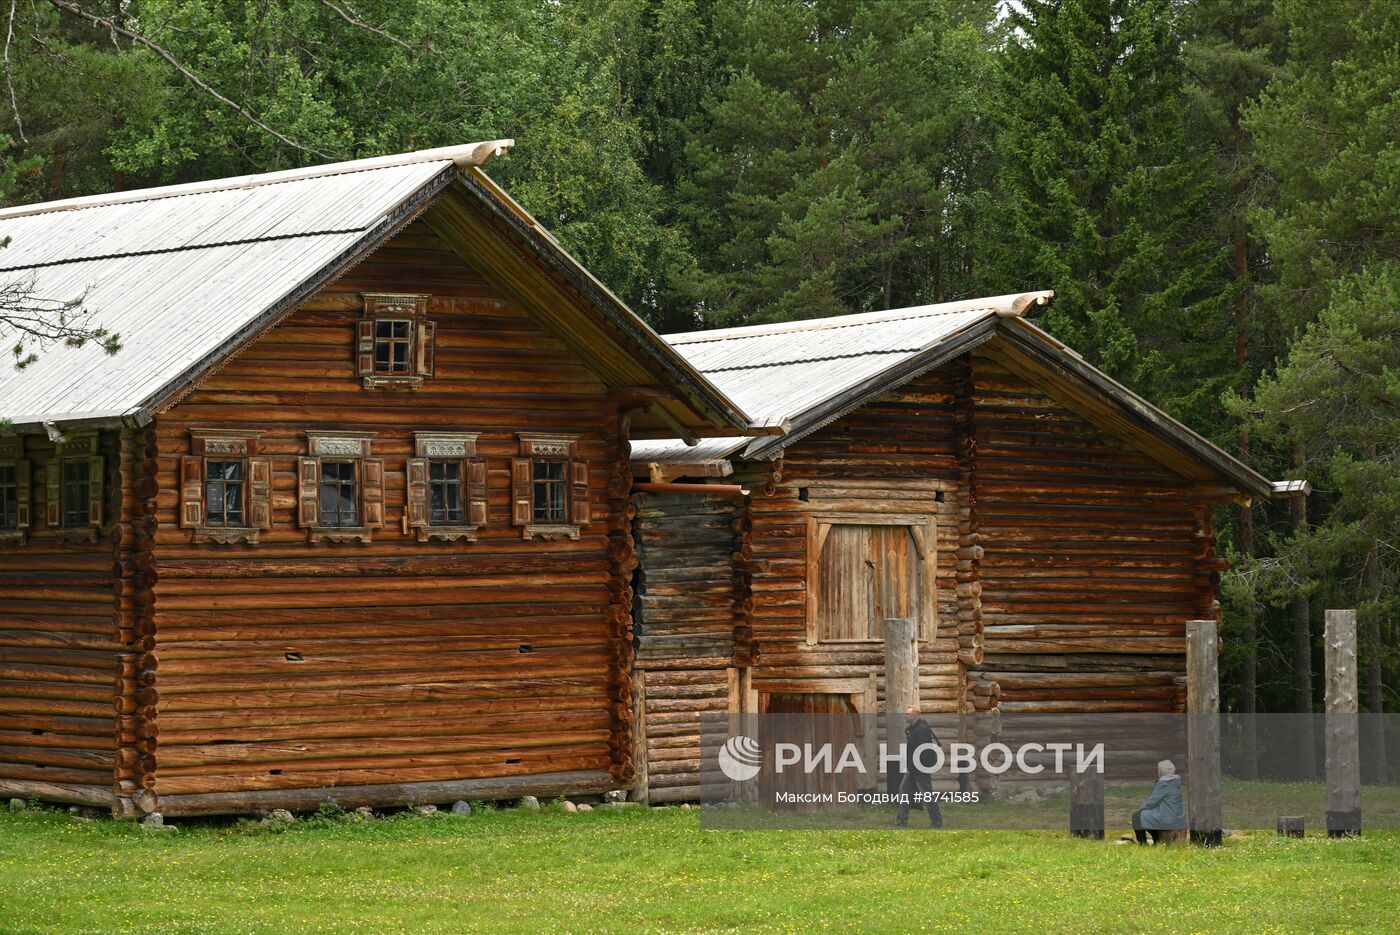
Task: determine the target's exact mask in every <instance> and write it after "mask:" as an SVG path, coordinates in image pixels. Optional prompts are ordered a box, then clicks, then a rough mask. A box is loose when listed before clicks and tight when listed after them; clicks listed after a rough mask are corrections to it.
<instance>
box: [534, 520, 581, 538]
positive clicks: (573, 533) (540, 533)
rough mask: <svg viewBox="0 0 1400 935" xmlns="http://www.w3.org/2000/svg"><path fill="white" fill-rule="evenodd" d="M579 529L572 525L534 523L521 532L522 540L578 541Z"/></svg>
mask: <svg viewBox="0 0 1400 935" xmlns="http://www.w3.org/2000/svg"><path fill="white" fill-rule="evenodd" d="M578 536H579V527H578V526H574V525H572V524H570V523H532V524H530V525H529V526H526V527H524V528H523V529H522V530H521V531H520V538H522V539H544V540H546V541H548V540H550V539H561V538H563V539H577V538H578Z"/></svg>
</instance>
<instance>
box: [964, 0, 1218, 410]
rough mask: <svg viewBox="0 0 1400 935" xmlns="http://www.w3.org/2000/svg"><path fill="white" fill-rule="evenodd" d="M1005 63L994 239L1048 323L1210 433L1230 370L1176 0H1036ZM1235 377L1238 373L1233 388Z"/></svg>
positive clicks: (1003, 280)
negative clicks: (1050, 297)
mask: <svg viewBox="0 0 1400 935" xmlns="http://www.w3.org/2000/svg"><path fill="white" fill-rule="evenodd" d="M1019 6H1020V9H1018V10H1015V11H1013V13H1012V17H1011V19H1012V23H1013V26H1014V27H1015V30H1016V32H1015V35H1014V37H1013V40H1012V42H1011V44H1010V45H1009V47H1008V49H1007V50H1006V53H1005V55H1004V59H1003V68H1002V88H1001V95H1000V97H1001V102H1002V107H1001V113H1000V115H999V116H1000V119H1001V122H1002V125H1003V127H1004V132H1003V134H1002V138H1001V142H1000V150H1001V154H1002V170H1001V173H1000V176H999V179H998V183H999V184H998V203H999V204H1000V206H1001V212H1000V215H999V218H998V220H999V223H998V224H997V225H996V226H995V228H994V230H996V231H997V234H998V236H997V238H996V239H994V240H993V241H992V242H991V243H990V244H989V252H990V253H991V255H992V256H993V257H994V258H995V262H996V267H997V273H998V283H999V285H1000V286H1001V287H1002V288H1004V289H1006V290H1008V291H1009V290H1012V289H1023V288H1050V289H1054V290H1055V293H1056V298H1055V301H1054V302H1053V303H1051V305H1050V306H1049V309H1048V311H1047V313H1046V314H1045V315H1044V317H1043V318H1042V324H1043V325H1045V326H1046V327H1047V328H1049V330H1051V331H1052V332H1054V333H1055V334H1056V335H1057V336H1058V337H1060V338H1062V339H1063V340H1065V341H1066V342H1067V343H1069V344H1070V345H1071V346H1073V347H1075V348H1076V349H1078V350H1080V351H1081V352H1083V353H1084V354H1085V356H1086V357H1088V358H1090V359H1091V360H1092V361H1093V362H1094V363H1096V364H1097V365H1098V366H1100V367H1102V368H1103V369H1104V370H1106V371H1108V372H1109V373H1110V374H1113V375H1114V376H1117V377H1119V378H1120V379H1125V380H1127V381H1128V382H1129V383H1131V384H1134V385H1135V386H1137V387H1138V388H1139V389H1140V390H1141V391H1143V392H1144V393H1145V394H1146V395H1148V396H1149V397H1150V398H1152V399H1154V400H1159V401H1162V402H1164V403H1166V404H1167V406H1168V408H1169V409H1171V410H1173V411H1174V412H1175V413H1176V414H1178V415H1181V416H1183V417H1185V418H1186V419H1187V420H1188V421H1190V422H1195V423H1196V424H1198V425H1200V424H1201V423H1203V422H1204V421H1205V420H1206V412H1207V410H1208V408H1209V405H1210V403H1211V402H1212V401H1213V400H1214V399H1215V398H1216V397H1218V394H1219V390H1220V389H1222V388H1223V386H1224V384H1223V383H1222V382H1221V377H1222V375H1226V374H1229V373H1230V370H1231V368H1230V367H1229V364H1228V362H1225V361H1227V360H1228V358H1227V355H1228V350H1229V347H1228V340H1227V338H1228V334H1227V331H1226V328H1227V325H1228V322H1229V320H1230V319H1229V307H1228V300H1229V292H1228V289H1227V287H1226V284H1225V279H1224V269H1223V264H1222V256H1221V251H1220V249H1219V246H1218V244H1217V243H1216V239H1215V238H1214V236H1213V231H1212V230H1211V229H1210V214H1209V206H1210V204H1211V202H1212V201H1213V200H1214V199H1215V198H1217V197H1218V193H1217V192H1215V191H1214V190H1213V186H1212V184H1211V182H1212V180H1211V177H1210V175H1209V172H1208V165H1207V160H1208V156H1207V155H1205V154H1199V153H1196V152H1193V151H1192V149H1191V147H1190V146H1189V145H1188V143H1187V138H1186V119H1185V118H1186V108H1187V104H1186V99H1185V96H1184V94H1183V88H1182V84H1183V71H1182V58H1181V50H1180V42H1179V39H1178V35H1177V23H1176V16H1175V13H1174V5H1173V4H1172V3H1171V2H1170V0H1025V2H1024V3H1022V4H1020V5H1019ZM1227 379H1228V377H1227Z"/></svg>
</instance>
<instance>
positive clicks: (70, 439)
mask: <svg viewBox="0 0 1400 935" xmlns="http://www.w3.org/2000/svg"><path fill="white" fill-rule="evenodd" d="M99 453H100V452H98V450H97V433H96V432H95V431H94V432H73V433H72V434H70V435H66V436H64V439H63V441H62V442H60V443H59V444H58V445H56V446H54V458H55V459H58V458H73V457H79V458H83V457H95V456H96V455H98V454H99Z"/></svg>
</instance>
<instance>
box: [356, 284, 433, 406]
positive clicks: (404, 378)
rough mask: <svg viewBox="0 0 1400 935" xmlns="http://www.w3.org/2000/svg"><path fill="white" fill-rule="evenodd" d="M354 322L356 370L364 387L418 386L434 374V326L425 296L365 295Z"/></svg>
mask: <svg viewBox="0 0 1400 935" xmlns="http://www.w3.org/2000/svg"><path fill="white" fill-rule="evenodd" d="M364 303H365V306H364V317H363V318H362V319H361V320H360V322H359V324H358V325H357V333H356V342H355V361H356V369H357V371H358V373H359V376H360V378H361V379H362V380H363V381H364V386H365V389H394V388H398V389H417V388H418V387H420V386H422V385H423V380H424V378H426V377H431V376H432V375H433V365H434V357H435V356H436V355H435V350H436V348H435V344H436V340H437V338H436V333H435V332H436V326H435V325H434V324H433V322H431V321H429V320H428V297H427V296H425V295H384V294H377V293H371V294H366V295H365V296H364Z"/></svg>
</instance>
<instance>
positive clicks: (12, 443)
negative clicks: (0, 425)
mask: <svg viewBox="0 0 1400 935" xmlns="http://www.w3.org/2000/svg"><path fill="white" fill-rule="evenodd" d="M22 457H24V439H22V438H0V461H18V460H19V459H20V458H22Z"/></svg>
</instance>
